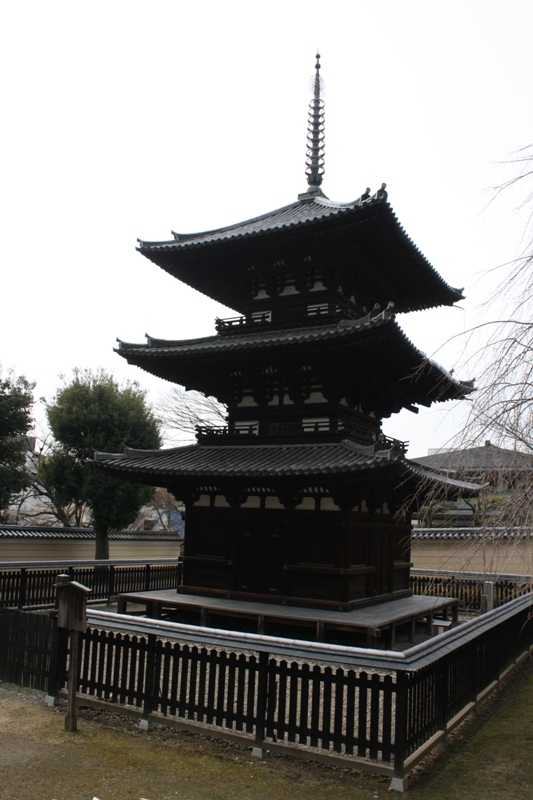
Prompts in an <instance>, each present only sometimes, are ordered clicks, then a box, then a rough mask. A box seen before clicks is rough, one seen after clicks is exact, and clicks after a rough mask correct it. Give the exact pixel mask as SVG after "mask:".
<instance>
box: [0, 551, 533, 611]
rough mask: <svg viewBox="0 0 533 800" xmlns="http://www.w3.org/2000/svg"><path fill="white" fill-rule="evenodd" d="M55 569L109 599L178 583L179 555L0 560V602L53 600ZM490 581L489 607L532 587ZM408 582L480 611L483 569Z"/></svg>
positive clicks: (521, 579)
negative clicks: (153, 559)
mask: <svg viewBox="0 0 533 800" xmlns="http://www.w3.org/2000/svg"><path fill="white" fill-rule="evenodd" d="M60 572H66V573H67V574H68V575H70V576H71V578H72V579H73V580H76V581H79V582H80V583H83V584H85V585H87V586H90V587H91V589H92V591H91V595H90V599H91V601H93V600H109V598H111V597H113V596H115V595H117V594H120V593H121V592H139V591H149V590H152V589H154V590H155V589H174V588H176V587H177V586H179V585H180V584H181V575H182V565H181V561H180V560H175V559H168V560H166V559H162V560H160V561H158V562H157V563H146V562H139V561H129V562H128V561H124V560H123V561H106V562H105V563H104V564H102V562H101V561H79V562H61V561H58V562H45V563H44V564H43V563H42V562H41V563H40V564H39V563H38V562H35V563H32V564H28V563H27V564H23V563H19V564H9V563H6V562H4V563H0V608H34V607H36V606H40V607H44V606H53V605H54V603H55V598H56V590H55V588H54V583H55V582H56V578H57V575H58V574H59V573H60ZM489 578H490V580H492V581H493V583H494V607H496V608H497V607H498V606H501V605H503V604H504V603H507V602H509V601H510V600H514V598H516V597H520V596H521V595H523V594H526V593H527V592H529V591H530V589H531V581H530V580H529V578H528V577H527V576H520V575H495V576H489ZM410 587H411V589H412V591H413V593H414V594H421V595H430V596H437V597H457V598H458V599H459V602H460V606H461V607H462V608H464V609H465V610H468V611H473V612H475V611H479V610H480V608H481V607H482V602H483V575H481V574H479V573H459V574H450V573H445V572H438V571H436V570H435V571H431V570H411V580H410Z"/></svg>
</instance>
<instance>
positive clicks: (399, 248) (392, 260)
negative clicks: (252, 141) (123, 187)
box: [138, 197, 463, 312]
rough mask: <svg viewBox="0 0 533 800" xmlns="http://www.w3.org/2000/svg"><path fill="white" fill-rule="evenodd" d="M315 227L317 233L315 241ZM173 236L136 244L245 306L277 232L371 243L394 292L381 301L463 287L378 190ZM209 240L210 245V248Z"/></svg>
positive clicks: (445, 293) (428, 298) (451, 294)
mask: <svg viewBox="0 0 533 800" xmlns="http://www.w3.org/2000/svg"><path fill="white" fill-rule="evenodd" d="M311 234H313V235H316V236H317V239H316V240H313V241H312V240H311V239H310V238H309V237H310V235H311ZM173 237H174V238H172V239H170V240H165V241H158V242H148V241H143V240H141V239H139V248H138V249H139V251H140V252H141V253H142V254H143V255H145V256H146V257H147V258H149V259H150V260H152V261H153V262H154V263H156V264H158V265H159V266H160V267H162V268H163V269H165V270H167V271H168V272H170V274H171V275H174V277H176V278H178V279H179V280H181V281H184V282H185V283H187V284H188V285H189V286H193V287H194V288H195V289H198V291H201V292H203V293H204V294H207V295H208V296H209V297H213V298H215V299H218V300H219V301H220V302H222V303H224V304H225V305H227V306H228V307H229V308H233V309H236V310H239V311H241V312H243V310H244V305H246V302H247V301H246V300H245V298H247V297H248V295H247V293H246V292H244V294H243V292H242V284H243V281H244V282H245V283H246V282H247V281H249V277H248V272H247V270H248V269H249V267H250V264H253V263H254V260H255V259H256V258H258V259H259V260H261V257H262V255H263V250H264V251H265V253H266V250H265V247H266V246H267V244H268V243H269V242H271V241H272V242H274V241H275V242H276V243H277V244H276V248H275V249H276V250H277V251H278V252H279V245H280V241H279V240H280V238H281V239H283V240H285V241H288V239H290V241H291V243H292V244H295V243H296V242H300V244H299V245H298V247H303V249H304V250H307V248H308V247H311V249H316V246H317V244H318V245H319V244H320V242H322V243H323V244H324V245H325V244H326V243H328V242H329V244H328V248H329V249H330V250H331V248H337V247H340V248H341V251H343V252H344V251H346V252H347V253H353V254H356V253H357V252H358V251H359V248H360V247H362V251H365V250H369V251H371V252H372V256H371V257H370V260H371V262H372V270H377V273H376V274H375V277H376V285H379V286H380V287H381V288H380V291H382V292H385V293H386V294H387V293H388V294H389V296H383V297H380V298H376V299H377V300H379V302H382V303H387V302H388V301H389V300H393V301H394V302H395V303H396V305H397V307H398V309H399V310H400V311H413V310H417V309H420V308H431V307H434V306H438V305H452V304H453V303H454V302H457V301H458V300H460V299H462V297H463V294H462V290H460V289H454V288H453V287H451V286H450V285H449V284H447V283H446V281H444V280H443V278H442V277H441V276H440V275H439V273H438V272H437V271H436V270H435V269H434V267H433V266H432V265H431V264H430V263H429V261H428V260H427V259H426V258H425V257H424V255H423V254H422V253H421V252H420V250H419V249H418V248H417V247H416V246H415V244H414V243H413V241H412V240H411V239H410V238H409V237H408V236H407V234H406V232H405V230H404V229H403V228H402V226H401V225H400V223H399V222H398V219H397V217H396V215H395V214H394V212H393V210H392V209H391V207H390V205H389V204H388V203H387V202H386V200H384V199H381V198H371V199H369V200H366V201H364V202H361V200H359V199H358V200H356V201H354V202H351V203H336V202H333V201H331V200H328V199H327V198H325V197H314V198H313V199H311V200H309V199H305V200H298V201H296V202H294V203H291V204H290V205H287V206H284V207H283V208H279V209H276V210H275V211H271V212H269V213H267V214H263V215H261V216H259V217H254V218H253V219H249V220H246V221H244V222H239V223H237V224H234V225H228V226H226V227H223V228H218V229H216V230H211V231H203V232H200V233H191V234H182V233H174V234H173ZM302 237H303V238H302ZM331 237H332V238H331ZM259 238H261V245H260V244H259V243H258V239H259ZM304 241H305V242H307V244H305V245H304ZM292 244H291V247H292ZM206 248H209V249H210V251H211V252H210V253H209V256H207V253H206V252H205V250H206ZM346 248H347V250H346ZM215 251H216V253H217V257H216V258H215V257H214V252H215ZM302 252H303V251H302ZM303 254H304V255H305V254H306V253H303ZM343 257H344V256H343ZM368 257H369V255H368V252H367V253H366V255H365V258H368ZM354 269H356V268H355V267H354ZM221 271H222V274H226V273H227V274H231V275H232V277H233V278H237V280H236V281H235V282H234V283H232V285H231V286H230V285H229V282H228V281H224V280H221V279H220V273H221ZM378 273H382V276H381V277H379V275H378ZM383 281H384V282H383ZM372 302H374V301H372Z"/></svg>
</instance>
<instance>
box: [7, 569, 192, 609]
mask: <svg viewBox="0 0 533 800" xmlns="http://www.w3.org/2000/svg"><path fill="white" fill-rule="evenodd" d="M61 572H63V573H66V574H68V575H70V577H71V578H72V580H75V581H79V582H80V583H83V584H84V585H86V586H90V587H91V594H90V599H91V601H93V600H109V599H110V598H111V597H113V596H114V595H117V594H119V593H120V592H139V591H141V592H142V591H149V590H150V589H173V588H175V587H177V586H178V585H179V583H180V582H181V562H180V561H178V560H176V559H168V560H163V561H158V562H156V563H145V562H139V561H129V562H128V561H119V562H117V561H105V562H104V563H102V562H101V561H80V562H74V563H72V562H70V563H69V562H64V561H57V562H44V563H43V562H41V563H39V562H35V563H33V564H31V563H30V564H10V563H9V562H5V563H3V564H0V608H32V607H36V606H40V607H45V606H54V604H55V601H56V595H57V591H56V589H55V588H54V584H55V582H56V580H57V576H58V575H59V574H60V573H61Z"/></svg>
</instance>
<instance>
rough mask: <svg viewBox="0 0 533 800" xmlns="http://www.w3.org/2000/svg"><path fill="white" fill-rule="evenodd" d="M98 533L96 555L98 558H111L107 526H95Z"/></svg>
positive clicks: (96, 533)
mask: <svg viewBox="0 0 533 800" xmlns="http://www.w3.org/2000/svg"><path fill="white" fill-rule="evenodd" d="M94 533H95V535H96V549H95V553H94V557H95V559H96V560H99V559H107V558H109V540H108V538H107V527H98V526H96V525H95V526H94Z"/></svg>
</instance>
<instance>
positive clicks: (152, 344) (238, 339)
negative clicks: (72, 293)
mask: <svg viewBox="0 0 533 800" xmlns="http://www.w3.org/2000/svg"><path fill="white" fill-rule="evenodd" d="M393 322H394V314H391V313H390V312H387V311H384V312H382V313H381V314H378V315H377V316H375V317H373V318H370V315H368V316H366V317H363V318H362V319H357V320H352V319H344V320H340V321H338V322H336V323H334V324H330V325H320V326H307V327H302V328H288V329H287V328H285V329H283V330H268V329H265V328H261V330H253V331H250V332H249V333H242V334H233V335H232V336H205V337H203V338H201V339H174V340H173V339H170V340H169V339H156V338H154V337H152V336H148V335H147V336H146V338H147V343H146V344H133V343H129V342H122V341H120V340H118V341H119V348H118V350H119V352H121V353H125V352H126V351H127V352H128V353H135V352H139V353H140V352H142V353H144V354H146V353H148V352H150V354H153V355H154V356H156V357H157V356H167V355H176V356H188V355H204V354H209V353H212V354H213V355H218V354H219V353H222V352H230V351H231V352H232V351H235V350H263V349H268V348H270V347H275V348H279V347H283V346H292V345H300V344H304V345H305V344H315V343H318V342H324V341H328V340H337V339H348V338H350V337H353V336H356V337H357V336H358V335H360V333H361V332H363V331H367V330H373V329H376V328H379V327H382V326H383V325H386V324H387V323H393ZM395 327H396V328H397V329H398V331H399V332H400V334H401V337H402V338H403V339H404V341H405V343H406V344H408V345H409V346H410V347H412V348H414V345H412V344H411V342H410V341H409V339H408V338H407V337H406V336H405V334H403V332H402V331H401V329H400V328H399V327H398V326H397V325H395ZM417 353H418V351H417ZM420 355H421V354H420ZM422 357H423V356H422Z"/></svg>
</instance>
